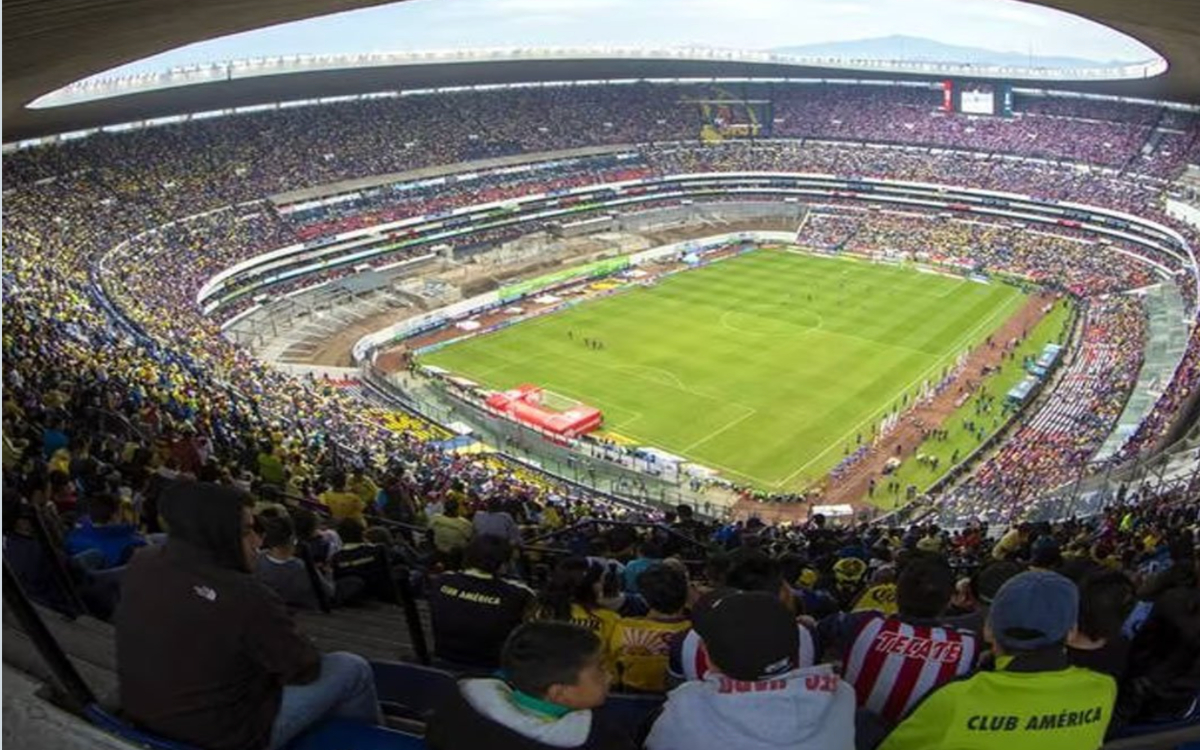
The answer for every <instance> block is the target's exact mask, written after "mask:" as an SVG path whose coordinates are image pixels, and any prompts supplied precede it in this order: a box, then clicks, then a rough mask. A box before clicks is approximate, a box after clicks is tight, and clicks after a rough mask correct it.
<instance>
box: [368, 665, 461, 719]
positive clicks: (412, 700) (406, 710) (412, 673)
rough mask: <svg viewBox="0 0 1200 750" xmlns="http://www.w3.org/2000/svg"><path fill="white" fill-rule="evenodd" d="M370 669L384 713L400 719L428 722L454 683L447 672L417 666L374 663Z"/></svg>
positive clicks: (455, 681)
mask: <svg viewBox="0 0 1200 750" xmlns="http://www.w3.org/2000/svg"><path fill="white" fill-rule="evenodd" d="M371 668H372V669H373V670H374V671H375V691H376V693H378V695H379V703H380V705H381V706H382V707H383V710H384V713H386V714H388V715H389V716H395V717H397V718H401V719H407V720H412V721H421V722H424V721H427V720H428V719H429V715H430V714H431V713H433V710H434V709H435V708H437V706H438V705H439V704H440V703H441V702H442V701H443V700H444V699H445V697H446V696H447V695H449V694H450V691H452V690H454V689H455V685H456V684H457V678H456V677H455V676H454V675H453V674H451V673H450V672H446V671H443V670H441V669H434V668H433V667H423V666H420V665H418V664H405V663H403V662H394V661H373V662H371Z"/></svg>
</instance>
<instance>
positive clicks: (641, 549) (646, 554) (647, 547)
mask: <svg viewBox="0 0 1200 750" xmlns="http://www.w3.org/2000/svg"><path fill="white" fill-rule="evenodd" d="M638 556H639V557H642V558H645V559H647V560H661V559H662V558H663V546H662V542H660V541H658V539H656V538H654V537H653V536H650V537H647V538H645V539H643V540H642V541H641V543H640V544H638Z"/></svg>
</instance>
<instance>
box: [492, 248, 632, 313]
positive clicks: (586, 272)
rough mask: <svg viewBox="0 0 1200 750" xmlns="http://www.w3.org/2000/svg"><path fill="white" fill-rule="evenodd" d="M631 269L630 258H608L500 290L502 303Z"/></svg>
mask: <svg viewBox="0 0 1200 750" xmlns="http://www.w3.org/2000/svg"><path fill="white" fill-rule="evenodd" d="M628 267H629V257H628V256H621V257H619V258H606V259H604V260H598V261H596V262H595V263H588V264H587V265H584V266H578V267H576V268H567V269H564V270H562V271H555V272H554V273H548V274H546V275H545V276H538V277H537V278H535V279H529V280H528V281H521V282H518V283H516V284H509V285H508V286H505V287H501V288H500V301H501V302H511V301H513V300H516V299H520V298H522V297H526V296H528V295H530V294H535V293H537V292H539V291H541V290H543V289H551V288H553V287H556V286H559V285H561V284H566V283H568V282H571V281H576V280H578V279H590V278H596V277H598V276H608V275H609V274H613V273H616V272H617V271H621V270H624V269H626V268H628Z"/></svg>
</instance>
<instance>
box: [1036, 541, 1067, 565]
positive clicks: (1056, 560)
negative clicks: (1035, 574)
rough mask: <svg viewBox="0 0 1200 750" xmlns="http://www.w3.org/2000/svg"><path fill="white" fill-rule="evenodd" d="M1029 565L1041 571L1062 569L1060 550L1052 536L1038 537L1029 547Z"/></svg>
mask: <svg viewBox="0 0 1200 750" xmlns="http://www.w3.org/2000/svg"><path fill="white" fill-rule="evenodd" d="M1029 555H1030V556H1029V564H1030V565H1031V566H1033V567H1035V568H1041V569H1042V570H1058V569H1059V568H1060V567H1062V562H1063V557H1062V549H1061V548H1060V547H1059V546H1058V541H1057V540H1056V539H1055V538H1054V537H1052V536H1039V537H1038V538H1037V539H1035V540H1034V542H1033V544H1032V545H1031V546H1030V553H1029Z"/></svg>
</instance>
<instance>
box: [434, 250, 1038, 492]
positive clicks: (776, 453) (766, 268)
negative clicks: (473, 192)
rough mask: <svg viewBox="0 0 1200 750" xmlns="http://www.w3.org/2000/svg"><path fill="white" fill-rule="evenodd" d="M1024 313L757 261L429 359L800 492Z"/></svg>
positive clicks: (964, 289) (987, 288) (845, 263)
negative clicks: (593, 345) (574, 406)
mask: <svg viewBox="0 0 1200 750" xmlns="http://www.w3.org/2000/svg"><path fill="white" fill-rule="evenodd" d="M1023 301H1024V295H1023V294H1022V293H1021V292H1019V291H1018V290H1017V289H1015V288H1013V287H1010V286H1008V285H1006V284H1000V283H993V284H977V283H973V282H969V281H965V280H959V279H953V278H948V277H945V276H939V275H933V274H925V273H920V272H918V271H915V270H911V269H904V268H897V267H892V266H884V265H874V264H870V263H866V262H860V261H854V260H850V259H832V258H821V257H813V256H809V255H803V254H800V253H798V252H789V251H787V250H783V249H769V250H758V251H755V252H752V253H749V254H747V255H742V256H739V257H736V258H733V259H729V260H725V261H721V262H719V263H716V264H713V265H711V266H707V267H704V268H700V269H697V270H691V271H686V272H684V273H679V274H676V275H674V276H672V277H669V278H667V279H665V280H663V281H662V282H661V283H659V284H658V285H657V286H655V287H653V288H649V289H647V288H636V289H632V290H630V291H627V292H623V293H619V294H617V295H614V296H611V297H607V298H604V299H599V300H595V301H591V302H586V303H583V304H581V305H579V306H577V307H573V308H571V309H569V310H566V311H563V312H561V313H556V314H553V315H549V316H546V317H542V318H538V319H535V320H531V321H528V322H523V323H520V324H518V325H514V326H511V327H509V328H505V329H503V330H501V331H499V332H497V333H493V334H489V335H486V336H480V337H478V338H474V339H470V340H468V341H464V342H462V343H459V344H453V345H451V346H448V347H446V348H444V349H441V350H439V351H436V352H433V353H431V354H429V355H427V356H425V357H423V358H422V359H421V363H422V364H430V365H436V366H438V367H442V368H445V369H447V370H450V371H452V372H454V373H456V374H459V375H462V376H464V377H468V378H471V379H473V380H475V381H478V382H480V383H483V384H486V385H487V386H489V387H492V388H497V389H503V388H511V387H513V386H516V385H519V384H522V383H532V384H534V385H538V386H541V387H543V388H545V389H547V390H550V391H554V392H556V393H560V394H563V395H565V396H569V397H571V398H574V399H578V400H580V401H583V402H585V403H588V404H591V405H592V406H595V407H597V408H599V409H601V410H602V411H603V413H604V427H603V429H604V430H605V431H607V432H613V433H617V434H618V435H621V436H624V437H626V438H630V439H632V440H635V441H637V442H639V443H643V444H649V445H654V446H657V447H659V448H662V449H664V450H667V451H670V452H672V453H676V454H679V455H683V456H686V457H688V458H690V459H692V460H694V461H696V462H698V463H702V464H705V465H708V466H711V467H713V468H716V469H718V470H720V471H721V472H722V473H723V474H724V475H726V476H727V477H729V478H730V479H733V480H734V481H739V482H745V483H751V484H754V485H757V486H759V487H762V488H764V489H771V490H794V489H800V488H803V487H804V486H806V485H807V484H809V483H810V482H811V481H813V480H815V479H818V478H820V477H821V476H822V475H824V474H825V473H826V472H828V471H829V470H830V469H831V468H833V467H834V466H835V465H836V464H837V463H838V461H840V460H841V458H842V454H843V446H844V445H846V443H847V442H853V441H854V439H855V436H856V435H857V434H858V433H859V432H860V431H862V432H864V433H865V434H864V438H867V437H869V436H870V430H871V425H872V423H874V422H878V421H879V419H880V418H881V417H883V416H884V415H885V414H886V413H887V412H888V411H889V410H890V409H891V407H892V406H893V404H896V403H898V402H899V400H900V398H901V396H902V394H903V393H905V392H908V393H912V392H913V391H914V389H916V388H918V387H919V386H920V384H921V383H922V382H923V381H924V380H925V379H926V378H931V379H936V378H937V376H939V375H940V374H941V371H942V368H943V367H944V366H946V365H948V364H951V363H952V362H953V361H954V360H955V358H956V357H957V356H958V355H959V354H960V353H962V352H963V351H964V350H966V349H968V348H970V347H972V346H974V345H975V344H977V343H979V342H980V341H982V340H983V339H985V338H986V337H987V336H988V335H989V334H990V333H991V332H992V331H994V330H995V329H996V328H998V327H999V326H1000V325H1001V324H1002V323H1003V322H1004V321H1005V320H1006V319H1008V318H1009V317H1010V316H1011V315H1012V314H1014V313H1015V312H1016V311H1017V310H1018V309H1020V307H1021V305H1022V303H1023ZM568 334H570V335H568ZM584 338H588V339H598V340H600V341H602V342H603V343H604V348H603V349H601V350H592V349H589V348H587V347H586V346H585V345H584V343H583V341H582V339H584Z"/></svg>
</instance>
